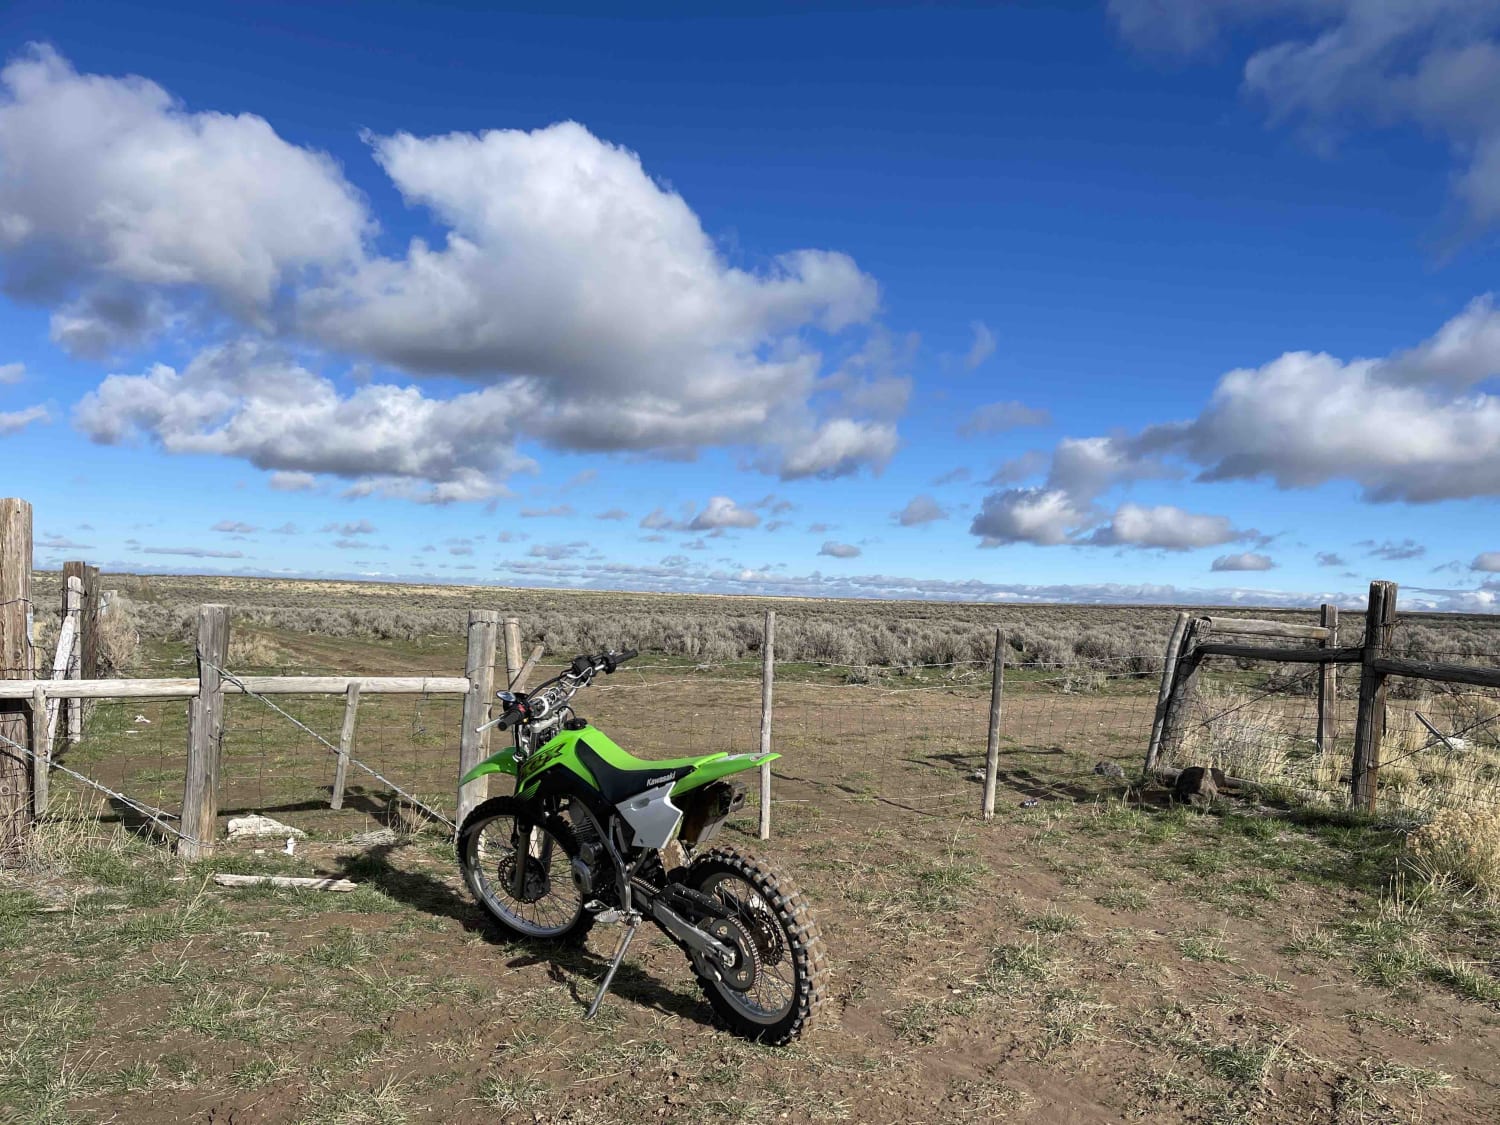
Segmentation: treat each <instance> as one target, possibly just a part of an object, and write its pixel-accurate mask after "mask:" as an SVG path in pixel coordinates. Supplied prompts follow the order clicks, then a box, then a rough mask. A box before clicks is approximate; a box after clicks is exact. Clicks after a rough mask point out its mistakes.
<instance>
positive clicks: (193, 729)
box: [177, 605, 229, 859]
mask: <svg viewBox="0 0 1500 1125" xmlns="http://www.w3.org/2000/svg"><path fill="white" fill-rule="evenodd" d="M228 652H229V607H228V606H222V605H205V606H201V607H199V609H198V694H197V695H196V696H195V697H193V699H191V700H190V701H189V703H188V750H187V776H186V777H185V779H184V780H183V785H182V834H183V836H184V839H182V840H181V841H179V842H178V845H177V854H178V855H180V856H182V857H183V858H184V859H198V858H199V857H201V856H206V855H209V854H210V853H212V852H213V850H214V841H215V837H216V836H217V835H218V820H219V759H220V756H221V753H222V750H223V743H224V683H223V679H222V677H221V676H220V675H219V669H220V668H222V667H224V664H225V662H226V660H227V658H228Z"/></svg>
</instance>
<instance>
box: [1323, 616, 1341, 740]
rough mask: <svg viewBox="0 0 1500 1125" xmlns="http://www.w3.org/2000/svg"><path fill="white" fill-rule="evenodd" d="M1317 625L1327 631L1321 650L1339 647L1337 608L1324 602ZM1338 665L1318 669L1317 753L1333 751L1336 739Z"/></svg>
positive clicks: (1329, 664)
mask: <svg viewBox="0 0 1500 1125" xmlns="http://www.w3.org/2000/svg"><path fill="white" fill-rule="evenodd" d="M1318 621H1319V624H1321V625H1322V626H1323V628H1325V629H1327V630H1328V636H1327V637H1325V638H1324V639H1323V642H1322V647H1323V648H1338V647H1339V607H1338V606H1336V605H1328V604H1327V603H1326V602H1325V603H1324V605H1323V608H1322V610H1321V612H1320V616H1319V618H1318ZM1337 695H1338V665H1336V664H1333V663H1331V662H1330V663H1328V664H1324V665H1322V666H1321V667H1320V668H1319V669H1318V753H1319V754H1327V753H1328V752H1329V751H1330V750H1332V749H1333V740H1334V738H1335V737H1336V732H1335V730H1334V719H1335V716H1336V713H1337V706H1338V700H1337Z"/></svg>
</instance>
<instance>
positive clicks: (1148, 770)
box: [1141, 612, 1188, 777]
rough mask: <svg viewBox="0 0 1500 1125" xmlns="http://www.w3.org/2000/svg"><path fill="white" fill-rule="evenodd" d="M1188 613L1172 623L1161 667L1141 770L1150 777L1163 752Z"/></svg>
mask: <svg viewBox="0 0 1500 1125" xmlns="http://www.w3.org/2000/svg"><path fill="white" fill-rule="evenodd" d="M1187 624H1188V615H1187V614H1186V613H1185V612H1184V613H1179V614H1178V615H1177V620H1176V621H1175V622H1173V624H1172V633H1171V635H1170V636H1169V637H1168V638H1167V655H1166V661H1165V662H1164V663H1163V664H1162V667H1161V687H1160V688H1158V689H1157V692H1156V714H1155V715H1154V716H1153V717H1152V719H1151V739H1150V741H1149V742H1147V743H1146V764H1145V765H1144V766H1142V767H1141V772H1142V773H1143V774H1144V775H1145V776H1146V777H1150V776H1151V774H1152V772H1153V771H1155V769H1156V759H1157V757H1158V756H1159V755H1160V754H1161V732H1162V725H1163V724H1164V723H1165V722H1166V718H1167V704H1168V703H1169V702H1171V699H1172V678H1173V677H1174V676H1176V675H1177V657H1178V656H1179V655H1180V654H1181V653H1182V638H1183V634H1185V633H1186V632H1187Z"/></svg>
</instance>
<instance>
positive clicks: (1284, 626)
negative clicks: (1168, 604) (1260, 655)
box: [1203, 617, 1329, 641]
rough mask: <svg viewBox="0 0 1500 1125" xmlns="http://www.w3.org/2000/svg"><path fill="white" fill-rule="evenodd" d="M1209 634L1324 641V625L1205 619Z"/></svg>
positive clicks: (1257, 619)
mask: <svg viewBox="0 0 1500 1125" xmlns="http://www.w3.org/2000/svg"><path fill="white" fill-rule="evenodd" d="M1203 620H1204V621H1205V622H1207V629H1208V632H1210V633H1231V634H1237V635H1239V636H1242V637H1285V638H1286V639H1288V640H1303V641H1326V640H1327V639H1328V634H1329V630H1328V627H1327V626H1325V625H1298V624H1296V623H1295V622H1292V621H1264V620H1261V619H1260V618H1257V617H1205V618H1203Z"/></svg>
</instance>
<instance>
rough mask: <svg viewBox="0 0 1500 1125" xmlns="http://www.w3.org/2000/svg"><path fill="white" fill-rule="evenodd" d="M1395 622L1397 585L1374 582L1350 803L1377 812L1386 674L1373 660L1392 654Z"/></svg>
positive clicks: (1367, 619)
mask: <svg viewBox="0 0 1500 1125" xmlns="http://www.w3.org/2000/svg"><path fill="white" fill-rule="evenodd" d="M1395 622H1396V584H1395V583H1394V582H1371V583H1370V601H1369V604H1368V606H1367V607H1366V609H1365V644H1364V652H1363V654H1362V657H1361V660H1360V666H1359V717H1358V719H1357V720H1356V721H1355V725H1354V764H1353V769H1352V777H1351V791H1350V795H1349V800H1350V803H1351V804H1352V805H1353V806H1354V807H1355V808H1357V809H1359V808H1362V809H1364V810H1366V811H1367V812H1374V811H1375V801H1376V797H1377V795H1378V789H1379V773H1380V744H1381V742H1382V741H1383V740H1384V738H1385V679H1386V677H1385V673H1384V672H1381V671H1378V670H1377V669H1376V668H1375V667H1374V661H1376V660H1379V659H1380V658H1381V657H1383V656H1388V655H1390V647H1391V629H1392V626H1394V625H1395Z"/></svg>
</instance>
